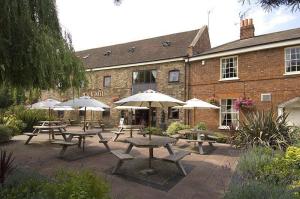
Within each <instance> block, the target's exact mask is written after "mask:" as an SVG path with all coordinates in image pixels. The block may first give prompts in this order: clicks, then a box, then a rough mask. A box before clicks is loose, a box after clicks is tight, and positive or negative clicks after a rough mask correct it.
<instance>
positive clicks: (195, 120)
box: [194, 107, 196, 127]
mask: <svg viewBox="0 0 300 199" xmlns="http://www.w3.org/2000/svg"><path fill="white" fill-rule="evenodd" d="M195 122H196V108H195V107H194V127H195V126H196V124H195Z"/></svg>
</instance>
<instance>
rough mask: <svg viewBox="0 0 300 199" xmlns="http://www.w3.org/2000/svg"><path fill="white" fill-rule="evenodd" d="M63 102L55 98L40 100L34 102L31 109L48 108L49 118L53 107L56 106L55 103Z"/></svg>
mask: <svg viewBox="0 0 300 199" xmlns="http://www.w3.org/2000/svg"><path fill="white" fill-rule="evenodd" d="M59 103H61V102H60V101H57V100H54V99H46V100H43V101H39V102H37V103H34V104H32V105H31V106H30V109H48V111H49V118H50V115H51V112H50V111H51V109H53V108H54V106H55V105H57V104H59Z"/></svg>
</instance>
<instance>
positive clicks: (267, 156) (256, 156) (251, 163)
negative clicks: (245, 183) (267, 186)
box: [236, 147, 274, 179]
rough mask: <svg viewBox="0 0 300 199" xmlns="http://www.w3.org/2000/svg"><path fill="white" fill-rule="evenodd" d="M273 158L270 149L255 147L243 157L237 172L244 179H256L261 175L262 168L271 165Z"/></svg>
mask: <svg viewBox="0 0 300 199" xmlns="http://www.w3.org/2000/svg"><path fill="white" fill-rule="evenodd" d="M273 158H274V154H273V151H272V150H271V149H270V148H265V147H254V148H252V149H249V150H247V151H246V152H245V153H243V154H242V155H241V157H240V159H239V163H238V165H237V168H236V172H237V174H238V175H239V176H241V177H242V178H243V179H256V178H258V177H259V176H260V175H261V168H263V167H264V166H266V165H268V164H270V163H271V162H272V161H273Z"/></svg>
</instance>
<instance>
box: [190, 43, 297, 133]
mask: <svg viewBox="0 0 300 199" xmlns="http://www.w3.org/2000/svg"><path fill="white" fill-rule="evenodd" d="M237 56H238V78H239V80H232V81H219V80H220V58H212V59H208V60H205V64H204V65H202V60H201V61H195V62H191V63H190V73H189V74H190V80H189V81H190V82H189V92H190V93H189V98H193V97H196V98H199V99H202V100H207V99H208V98H209V97H211V96H215V97H216V98H217V99H226V98H240V97H241V98H242V97H247V98H248V97H250V98H252V99H253V100H254V102H255V107H256V108H257V109H259V110H262V109H271V108H272V107H273V108H274V109H275V110H276V111H277V106H278V105H279V104H281V103H283V102H285V101H288V100H290V99H293V98H295V97H298V96H300V75H293V76H292V75H289V76H285V75H284V71H285V68H284V65H285V63H284V48H276V49H269V50H263V51H256V52H250V53H244V54H239V55H237ZM261 93H271V94H272V101H271V102H261V101H260V97H261ZM240 115H241V114H240ZM190 116H191V114H190ZM199 121H204V122H205V123H206V124H207V125H208V127H209V128H210V129H217V128H218V126H219V111H218V110H209V111H207V110H197V111H196V123H197V122H199Z"/></svg>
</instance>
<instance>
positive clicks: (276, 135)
mask: <svg viewBox="0 0 300 199" xmlns="http://www.w3.org/2000/svg"><path fill="white" fill-rule="evenodd" d="M287 117H288V114H283V115H280V116H277V115H276V114H275V113H274V111H273V110H270V111H256V112H250V113H247V114H245V117H244V120H242V121H240V126H239V129H238V131H237V133H236V135H235V137H234V141H233V143H234V144H235V145H236V146H239V147H247V146H249V145H250V146H268V147H272V148H276V149H279V150H285V149H286V148H287V147H288V146H289V145H291V144H292V142H293V136H294V134H295V130H294V128H293V127H292V126H290V125H288V123H287Z"/></svg>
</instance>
